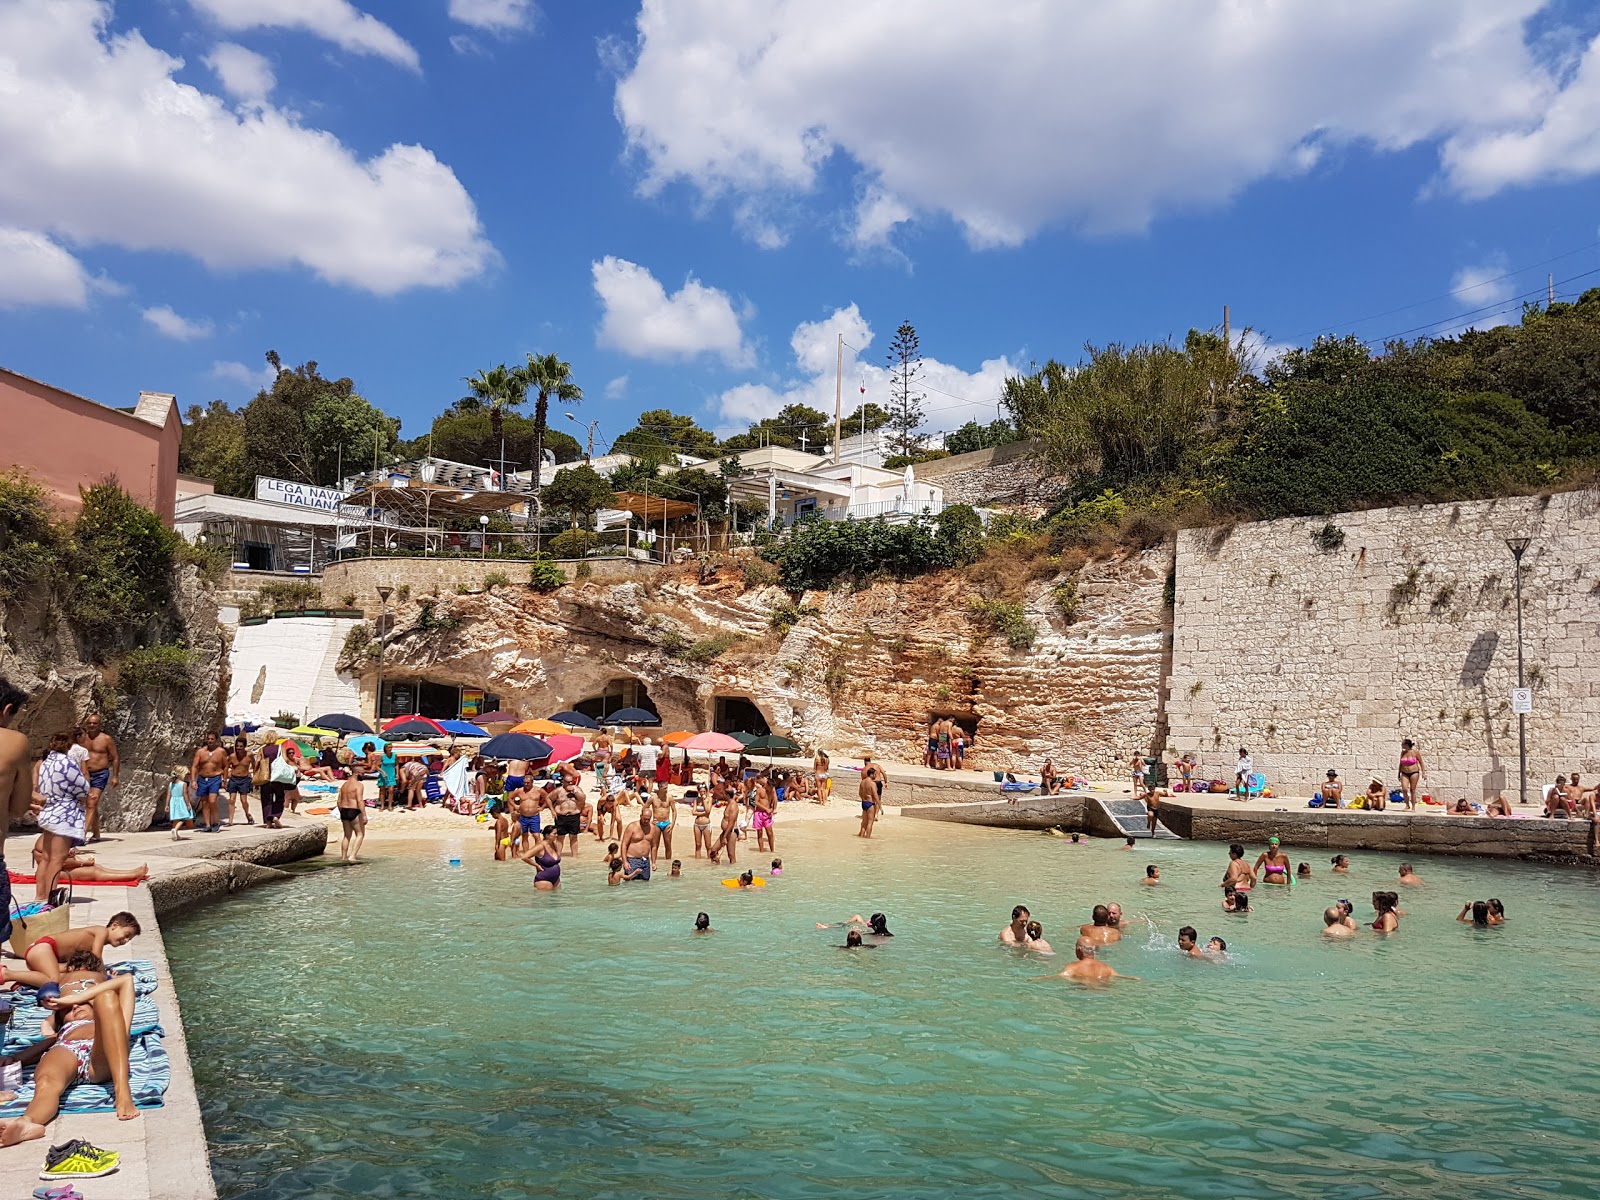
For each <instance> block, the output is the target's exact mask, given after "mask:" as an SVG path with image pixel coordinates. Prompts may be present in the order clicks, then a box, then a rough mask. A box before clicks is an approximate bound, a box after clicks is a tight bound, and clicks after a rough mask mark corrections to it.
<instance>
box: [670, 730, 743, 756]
mask: <svg viewBox="0 0 1600 1200" xmlns="http://www.w3.org/2000/svg"><path fill="white" fill-rule="evenodd" d="M678 749H680V750H709V751H710V752H711V753H713V754H737V753H738V752H739V751H741V750H743V749H744V743H743V742H741V741H740V740H739V739H738V738H734V737H729V736H728V735H727V734H725V733H697V734H695V735H693V736H692V737H688V738H685V739H684V740H683V741H682V742H679V743H678Z"/></svg>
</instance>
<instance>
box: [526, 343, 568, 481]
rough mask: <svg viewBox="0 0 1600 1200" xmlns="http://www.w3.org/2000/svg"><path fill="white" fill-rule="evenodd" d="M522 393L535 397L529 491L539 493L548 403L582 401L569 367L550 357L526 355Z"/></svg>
mask: <svg viewBox="0 0 1600 1200" xmlns="http://www.w3.org/2000/svg"><path fill="white" fill-rule="evenodd" d="M517 374H518V375H519V376H521V379H522V387H523V391H524V393H526V392H527V390H528V389H530V388H531V389H533V390H534V391H535V392H536V393H537V395H536V397H535V399H534V405H533V490H534V494H535V496H537V495H538V491H539V471H540V470H541V468H543V466H544V432H545V429H546V428H547V425H548V422H549V420H550V399H551V397H554V398H555V399H557V400H559V401H561V403H563V404H576V403H577V402H578V401H579V400H582V399H583V389H582V388H581V387H579V386H578V385H577V384H575V383H573V382H572V364H570V363H564V362H562V361H561V360H560V359H559V358H557V357H556V356H555V355H554V354H530V355H528V365H527V366H526V367H520V368H518V370H517Z"/></svg>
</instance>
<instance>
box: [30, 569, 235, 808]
mask: <svg viewBox="0 0 1600 1200" xmlns="http://www.w3.org/2000/svg"><path fill="white" fill-rule="evenodd" d="M176 602H177V608H178V612H179V615H180V617H181V618H182V622H183V637H184V642H185V644H186V645H187V646H188V647H189V649H190V652H191V653H190V663H189V672H188V681H187V683H186V684H184V685H182V686H179V687H172V688H166V689H162V690H159V691H156V692H152V693H150V694H146V695H138V696H128V695H123V694H121V693H120V692H119V690H118V688H117V685H116V670H115V668H114V667H111V668H109V669H105V670H102V668H100V667H97V666H95V665H94V664H93V663H89V662H86V661H85V660H84V659H83V657H82V656H81V655H80V653H79V649H78V646H77V644H76V642H75V640H74V638H73V637H72V634H71V631H70V630H68V629H67V628H66V627H65V626H64V625H63V624H62V623H61V622H60V621H59V620H56V619H53V618H52V617H51V616H50V614H49V611H48V606H47V605H45V604H44V603H42V602H31V603H27V604H23V605H18V606H14V607H12V608H10V609H4V610H0V616H3V624H4V629H5V637H6V647H7V649H6V653H5V655H4V658H3V660H0V672H3V673H4V674H5V675H6V676H7V677H8V678H9V679H10V680H11V682H13V683H14V684H16V685H17V686H18V687H20V688H21V689H22V690H23V691H24V692H26V693H27V695H28V703H27V704H26V706H25V707H24V708H23V710H22V715H21V717H20V719H19V720H18V721H17V724H16V728H17V729H19V730H20V731H21V732H23V733H25V734H27V735H28V737H29V738H30V739H32V741H33V743H34V747H35V749H36V750H38V749H41V748H42V747H43V746H44V745H45V743H46V742H47V741H48V739H49V736H50V735H51V734H52V733H55V732H57V731H60V730H70V729H71V728H72V727H73V726H74V725H76V724H77V723H78V722H79V721H80V720H82V718H83V717H85V716H87V715H88V714H89V713H90V712H93V711H99V712H100V713H101V714H102V715H103V716H104V718H105V724H106V730H107V732H109V733H110V734H111V736H112V737H114V738H116V740H117V746H118V749H119V751H120V753H121V756H122V786H121V787H120V788H117V789H114V790H113V791H111V792H109V793H108V794H107V796H106V798H105V800H104V802H103V807H102V812H103V814H104V815H103V817H102V820H101V829H102V830H103V831H105V832H114V831H121V830H137V829H146V828H148V827H149V825H150V822H151V820H152V818H153V817H154V815H155V813H156V811H157V810H158V808H159V807H160V805H161V798H162V796H163V794H164V793H165V791H166V780H167V773H168V771H169V770H170V769H171V768H172V767H173V766H174V765H180V764H181V765H183V766H187V765H188V763H189V759H190V757H191V756H192V755H193V753H194V748H195V746H196V745H198V744H199V742H200V739H201V738H202V737H204V736H205V731H206V730H207V729H213V728H215V727H216V726H217V724H218V723H219V719H220V717H221V715H222V698H223V697H224V696H225V695H226V694H227V674H228V647H227V641H226V636H225V634H224V632H223V629H222V627H221V626H220V625H218V623H217V605H216V601H215V599H214V598H213V593H212V591H211V589H210V588H209V587H207V586H206V585H204V584H203V583H202V582H201V581H200V578H199V574H198V572H197V571H196V569H195V568H194V567H192V566H186V567H180V568H178V582H177V587H176Z"/></svg>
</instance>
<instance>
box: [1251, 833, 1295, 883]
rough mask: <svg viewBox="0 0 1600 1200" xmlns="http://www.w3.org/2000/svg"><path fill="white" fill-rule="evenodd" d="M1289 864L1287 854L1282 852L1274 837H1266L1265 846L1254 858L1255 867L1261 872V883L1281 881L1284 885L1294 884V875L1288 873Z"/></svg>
mask: <svg viewBox="0 0 1600 1200" xmlns="http://www.w3.org/2000/svg"><path fill="white" fill-rule="evenodd" d="M1290 866H1291V864H1290V862H1289V856H1288V855H1287V854H1285V853H1284V852H1283V849H1282V847H1281V846H1280V845H1279V844H1278V839H1277V838H1275V837H1272V838H1268V839H1267V848H1266V849H1265V850H1263V851H1262V852H1261V856H1260V857H1259V858H1257V859H1256V869H1257V870H1259V871H1260V872H1261V882H1262V883H1281V884H1283V885H1284V886H1285V887H1292V886H1293V885H1294V877H1293V876H1292V875H1291V874H1290V873H1289V868H1290Z"/></svg>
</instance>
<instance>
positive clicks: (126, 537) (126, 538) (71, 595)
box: [62, 480, 183, 655]
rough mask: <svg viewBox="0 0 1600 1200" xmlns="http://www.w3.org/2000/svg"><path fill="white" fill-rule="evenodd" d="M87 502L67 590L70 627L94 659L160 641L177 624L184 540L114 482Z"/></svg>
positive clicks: (92, 491) (77, 524)
mask: <svg viewBox="0 0 1600 1200" xmlns="http://www.w3.org/2000/svg"><path fill="white" fill-rule="evenodd" d="M82 496H83V507H82V508H81V509H80V510H79V512H78V517H77V519H76V520H75V521H74V522H73V525H72V537H71V547H70V550H69V552H68V558H69V564H70V565H69V570H68V575H69V580H68V582H67V585H66V586H65V587H64V588H63V590H62V602H63V606H64V608H65V612H66V616H67V620H68V622H69V623H70V624H71V625H72V627H73V628H74V629H75V630H76V631H77V632H78V633H79V634H80V635H81V636H82V638H83V640H84V642H85V644H86V646H87V648H88V649H89V651H90V653H91V654H92V655H94V654H99V653H101V652H103V651H105V650H108V649H112V648H115V647H119V646H130V645H138V644H141V643H144V642H148V641H151V640H155V639H159V637H160V635H161V634H163V633H165V632H166V631H168V630H169V629H171V628H173V627H175V626H176V625H177V624H178V617H177V612H176V611H175V609H174V608H173V603H172V574H173V572H172V568H173V564H174V563H175V562H176V561H177V556H178V551H179V548H180V546H181V545H182V541H183V539H181V538H180V537H179V536H178V535H177V534H176V533H174V532H173V531H172V530H170V529H168V528H167V527H166V526H165V525H163V524H162V523H161V518H160V517H158V516H156V514H155V513H153V512H151V511H150V510H149V509H148V508H145V507H144V506H143V505H142V504H140V503H138V502H137V501H136V500H134V499H133V498H132V497H131V496H129V495H128V494H127V493H126V492H124V491H123V490H122V488H121V487H120V486H119V485H118V484H117V482H116V481H115V480H107V481H105V482H104V483H97V484H95V485H94V486H93V487H91V488H87V489H85V490H84V491H83V493H82Z"/></svg>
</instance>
